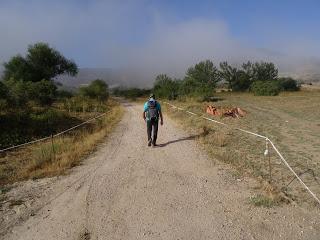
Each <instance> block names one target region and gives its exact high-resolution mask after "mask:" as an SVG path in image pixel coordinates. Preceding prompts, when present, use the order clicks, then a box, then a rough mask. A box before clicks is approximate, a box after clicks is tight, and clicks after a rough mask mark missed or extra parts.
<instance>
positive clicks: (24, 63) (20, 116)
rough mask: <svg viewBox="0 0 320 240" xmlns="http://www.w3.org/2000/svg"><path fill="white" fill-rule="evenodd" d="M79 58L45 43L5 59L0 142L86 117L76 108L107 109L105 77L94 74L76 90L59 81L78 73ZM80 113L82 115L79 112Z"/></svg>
mask: <svg viewBox="0 0 320 240" xmlns="http://www.w3.org/2000/svg"><path fill="white" fill-rule="evenodd" d="M77 73H78V67H77V65H76V63H75V62H74V61H72V60H70V59H67V58H65V57H64V56H63V55H62V54H61V53H60V52H59V51H57V50H56V49H54V48H52V47H50V46H49V45H48V44H47V43H36V44H33V45H30V46H29V47H28V49H27V53H26V55H25V56H22V55H16V56H13V57H12V58H11V59H10V60H9V61H8V62H6V63H4V74H3V76H2V79H1V80H0V148H3V147H7V146H10V145H13V144H19V143H23V142H26V141H29V140H32V139H36V138H39V137H42V136H47V135H49V134H53V133H55V132H58V131H61V130H63V129H66V128H68V127H71V126H73V125H75V124H78V123H79V122H82V121H83V119H81V118H82V116H85V115H84V114H82V115H81V116H80V115H79V114H77V113H78V112H81V113H89V115H90V112H102V111H105V110H106V108H107V106H106V101H107V99H108V97H109V89H108V85H107V83H105V82H104V81H103V80H100V79H96V80H94V81H92V82H91V83H90V84H88V85H85V86H81V87H79V88H78V89H77V90H75V91H67V90H65V89H64V88H63V86H62V84H60V83H58V82H57V81H56V77H57V76H58V75H60V74H69V75H72V76H75V75H76V74H77ZM78 115H79V117H78Z"/></svg>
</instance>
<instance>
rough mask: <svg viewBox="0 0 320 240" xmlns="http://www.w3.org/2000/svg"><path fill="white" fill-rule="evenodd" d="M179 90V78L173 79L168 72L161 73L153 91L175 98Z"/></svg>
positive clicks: (157, 94)
mask: <svg viewBox="0 0 320 240" xmlns="http://www.w3.org/2000/svg"><path fill="white" fill-rule="evenodd" d="M178 90H179V82H178V80H173V79H171V78H170V77H168V76H167V75H166V74H160V75H158V76H157V77H156V80H155V83H154V87H153V91H154V93H155V94H156V96H157V97H160V98H167V99H170V100H171V99H175V98H176V97H177V96H178Z"/></svg>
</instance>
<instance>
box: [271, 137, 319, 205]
mask: <svg viewBox="0 0 320 240" xmlns="http://www.w3.org/2000/svg"><path fill="white" fill-rule="evenodd" d="M269 142H270V144H271V146H272V147H273V149H274V150H275V151H276V153H277V154H278V155H279V157H280V159H281V160H282V162H283V163H284V164H285V165H286V166H287V167H288V168H289V170H290V171H291V172H292V173H293V175H294V176H295V177H296V178H297V179H298V180H299V182H300V183H301V184H302V186H304V188H305V189H307V190H308V192H309V193H310V194H311V195H312V197H313V198H314V199H315V200H316V201H317V202H318V203H319V204H320V199H319V198H318V197H317V195H316V194H314V193H313V192H312V191H311V190H310V188H309V187H308V186H307V185H306V184H305V183H304V182H303V181H302V179H301V178H300V177H299V175H298V174H297V173H296V172H295V171H294V170H293V169H292V167H291V166H290V165H289V163H288V162H287V161H286V160H285V159H284V157H283V156H282V154H281V153H280V152H279V150H278V149H277V148H276V146H275V145H274V144H273V142H272V141H271V140H269Z"/></svg>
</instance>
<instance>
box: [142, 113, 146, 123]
mask: <svg viewBox="0 0 320 240" xmlns="http://www.w3.org/2000/svg"><path fill="white" fill-rule="evenodd" d="M142 118H143V120H144V121H146V112H145V111H143V113H142Z"/></svg>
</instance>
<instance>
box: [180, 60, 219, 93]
mask: <svg viewBox="0 0 320 240" xmlns="http://www.w3.org/2000/svg"><path fill="white" fill-rule="evenodd" d="M219 81H220V76H219V72H218V69H217V68H216V67H215V66H214V64H213V62H212V61H210V60H206V61H201V62H199V63H197V64H196V65H195V66H193V67H190V68H189V69H188V70H187V73H186V77H185V79H184V81H183V83H182V85H181V92H182V94H183V95H193V96H203V97H207V96H211V95H212V93H213V91H214V89H215V88H216V86H217V83H218V82H219Z"/></svg>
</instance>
